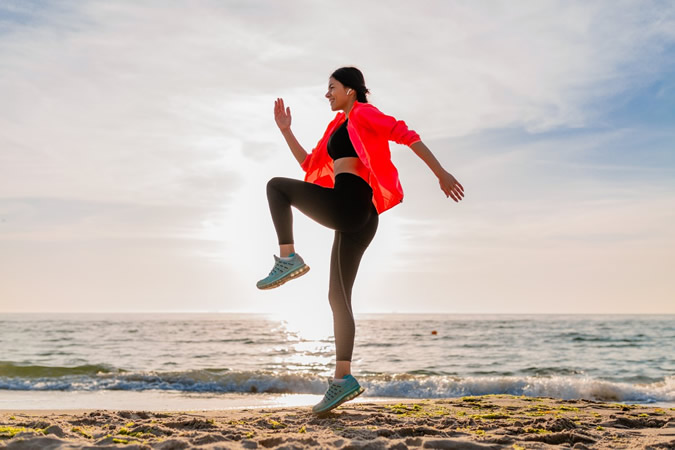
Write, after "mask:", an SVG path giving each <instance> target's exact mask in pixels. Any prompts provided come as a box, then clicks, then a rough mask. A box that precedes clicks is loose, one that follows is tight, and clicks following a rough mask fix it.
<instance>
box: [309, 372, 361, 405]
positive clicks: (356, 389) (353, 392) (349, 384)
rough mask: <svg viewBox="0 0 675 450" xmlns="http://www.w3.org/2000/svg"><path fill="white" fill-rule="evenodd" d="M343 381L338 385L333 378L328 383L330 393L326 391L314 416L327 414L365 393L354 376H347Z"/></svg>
mask: <svg viewBox="0 0 675 450" xmlns="http://www.w3.org/2000/svg"><path fill="white" fill-rule="evenodd" d="M342 379H343V380H344V381H343V382H342V383H340V384H338V383H335V382H334V381H333V379H332V377H331V379H330V380H329V381H328V391H326V394H325V395H324V396H323V399H322V400H321V401H320V402H319V403H317V404H316V405H314V407H313V408H312V412H313V413H314V414H324V413H327V412H328V411H330V410H332V409H335V408H337V407H338V406H340V405H341V404H343V403H344V402H346V401H349V400H352V399H354V398H355V397H358V396H359V395H361V394H362V393H363V391H365V389H364V388H362V387H361V385H359V382H358V381H356V378H354V377H353V376H352V375H345V376H344V377H342Z"/></svg>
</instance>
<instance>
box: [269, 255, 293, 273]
mask: <svg viewBox="0 0 675 450" xmlns="http://www.w3.org/2000/svg"><path fill="white" fill-rule="evenodd" d="M292 266H293V263H292V262H290V261H284V260H283V259H280V260H278V261H276V262H275V263H274V267H272V270H271V271H270V275H274V274H275V273H277V272H284V270H288V269H289V268H290V267H292Z"/></svg>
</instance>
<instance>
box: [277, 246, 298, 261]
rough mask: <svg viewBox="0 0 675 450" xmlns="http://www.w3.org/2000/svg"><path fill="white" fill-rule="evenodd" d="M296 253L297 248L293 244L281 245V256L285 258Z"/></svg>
mask: <svg viewBox="0 0 675 450" xmlns="http://www.w3.org/2000/svg"><path fill="white" fill-rule="evenodd" d="M294 253H295V246H294V245H293V244H281V245H279V256H280V257H281V258H284V257H286V256H290V255H292V254H294Z"/></svg>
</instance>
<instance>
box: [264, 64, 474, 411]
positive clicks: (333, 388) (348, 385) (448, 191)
mask: <svg viewBox="0 0 675 450" xmlns="http://www.w3.org/2000/svg"><path fill="white" fill-rule="evenodd" d="M368 93H369V91H368V89H367V88H366V85H365V81H364V78H363V74H362V73H361V72H360V71H359V70H358V69H356V68H354V67H343V68H340V69H338V70H336V71H335V72H333V74H332V75H331V76H330V78H329V81H328V92H326V98H327V99H328V100H329V102H330V106H331V109H332V110H333V111H342V112H339V113H338V114H337V115H336V116H335V118H334V119H333V121H332V122H331V123H330V124H329V125H328V128H327V129H326V131H325V133H324V135H323V137H322V138H321V140H320V141H319V143H318V144H317V146H316V147H315V148H314V150H312V152H311V153H310V154H309V155H308V154H307V152H306V151H305V150H304V149H303V148H302V146H301V145H300V144H299V143H298V141H297V139H296V138H295V136H293V133H292V132H291V110H290V108H286V109H284V101H283V99H277V100H276V101H275V103H274V119H275V121H276V123H277V125H278V127H279V129H280V130H281V133H282V134H283V136H284V138H285V139H286V142H287V143H288V146H289V147H290V149H291V151H292V152H293V155H294V156H295V158H296V159H297V160H298V163H300V166H301V167H302V169H303V170H305V172H306V175H305V181H299V180H294V179H290V178H280V177H275V178H272V179H271V180H270V181H269V183H268V184H267V198H268V201H269V206H270V212H271V214H272V221H273V222H274V227H275V229H276V232H277V237H278V239H279V252H280V255H279V257H277V256H276V255H274V260H275V264H274V267H273V268H272V271H271V272H270V274H269V276H267V277H266V278H264V279H262V280H260V281H258V283H257V286H258V288H260V289H271V288H274V287H278V286H281V285H282V284H284V283H285V282H287V281H289V280H291V279H293V278H297V277H299V276H301V275H303V274H305V273H307V271H308V270H309V266H308V265H307V264H305V262H304V261H303V259H302V258H301V257H300V255H298V254H297V253H296V252H295V248H294V246H293V228H292V226H293V216H292V212H291V206H295V207H296V208H297V209H299V210H300V211H301V212H303V213H304V214H306V215H307V216H309V217H310V218H312V219H313V220H315V221H316V222H318V223H320V224H321V225H324V226H326V227H329V228H331V229H333V230H335V240H334V241H333V249H332V253H331V262H330V282H329V289H328V298H329V301H330V306H331V309H332V310H333V328H334V335H335V347H336V353H337V355H336V356H337V357H336V367H335V378H334V379H333V380H331V381H330V382H329V387H328V391H327V392H326V395H325V396H324V398H323V400H322V401H321V402H320V403H318V404H317V405H316V406H314V408H313V411H314V412H315V413H323V412H327V411H329V410H331V409H333V408H336V407H337V406H339V405H340V404H342V403H344V402H345V401H347V400H351V399H352V398H354V397H356V396H357V395H359V394H361V393H362V392H363V390H364V389H363V388H362V387H361V386H360V385H359V383H358V382H357V381H356V379H355V378H354V377H353V376H352V375H351V359H352V351H353V347H354V332H355V328H354V317H353V314H352V308H351V294H352V286H353V285H354V279H355V278H356V272H357V269H358V267H359V263H360V261H361V257H362V256H363V253H364V251H365V250H366V248H367V247H368V245H369V244H370V242H371V240H372V239H373V237H374V236H375V231H376V230H377V224H378V220H379V214H381V213H382V212H384V211H386V210H387V209H389V208H391V207H393V206H395V205H397V204H398V203H400V202H401V201H402V199H403V190H402V188H401V184H400V183H399V181H398V172H397V170H396V168H395V167H394V165H393V164H392V162H391V155H390V152H389V143H388V141H390V140H391V141H395V142H397V143H399V144H403V145H407V146H409V147H410V148H412V150H413V151H414V152H415V153H416V154H417V155H418V156H419V157H420V158H422V160H423V161H424V162H425V163H426V164H427V165H428V166H429V168H430V169H431V170H432V171H433V172H434V174H435V175H436V176H437V177H438V181H439V183H440V186H441V189H442V190H443V192H444V193H445V195H446V197H452V199H453V200H455V201H456V202H458V201H459V200H461V199H462V197H463V196H464V193H463V190H464V188H463V187H462V185H461V184H459V183H458V182H457V180H456V179H455V178H454V177H453V176H452V175H450V174H449V173H448V172H446V171H445V170H444V169H443V168H442V167H441V164H440V163H439V162H438V161H437V160H436V158H435V157H434V155H433V154H432V153H431V151H430V150H429V149H428V148H427V147H426V145H424V144H423V143H422V141H421V140H420V138H419V135H418V134H417V133H415V132H414V131H412V130H409V129H408V128H407V126H406V124H405V122H403V121H398V120H396V119H395V118H393V117H391V116H387V115H385V114H383V113H381V112H380V111H379V110H378V109H377V108H375V107H374V106H372V105H370V104H369V103H368V100H367V98H366V94H368Z"/></svg>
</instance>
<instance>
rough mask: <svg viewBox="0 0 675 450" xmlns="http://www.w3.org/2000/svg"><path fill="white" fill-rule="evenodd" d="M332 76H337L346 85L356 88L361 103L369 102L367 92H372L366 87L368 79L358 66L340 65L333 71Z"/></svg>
mask: <svg viewBox="0 0 675 450" xmlns="http://www.w3.org/2000/svg"><path fill="white" fill-rule="evenodd" d="M331 77H333V78H335V79H336V80H338V81H339V82H340V83H342V84H343V85H345V86H346V87H349V88H352V89H354V90H355V91H356V100H358V101H359V102H361V103H368V99H367V98H366V94H370V91H369V90H368V88H367V87H366V81H365V80H364V78H363V74H362V73H361V71H360V70H359V69H357V68H356V67H340V68H339V69H338V70H336V71H335V72H333V74H332V75H331Z"/></svg>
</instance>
